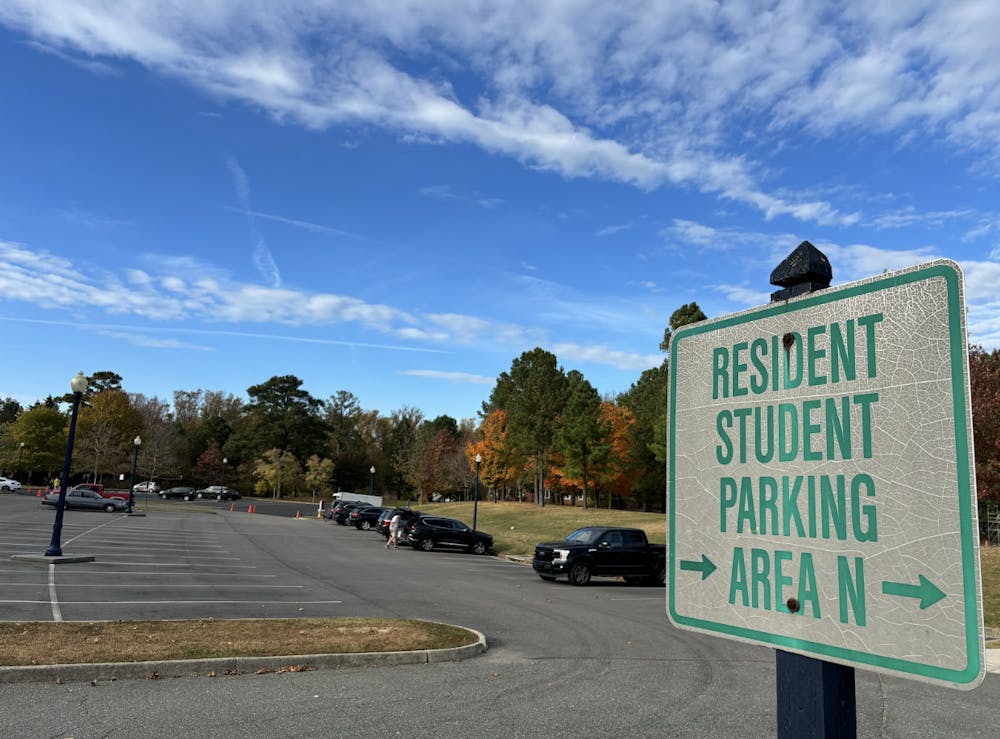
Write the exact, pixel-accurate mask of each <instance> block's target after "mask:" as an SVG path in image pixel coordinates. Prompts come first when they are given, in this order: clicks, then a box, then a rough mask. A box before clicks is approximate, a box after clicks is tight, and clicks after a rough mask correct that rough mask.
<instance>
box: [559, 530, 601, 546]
mask: <svg viewBox="0 0 1000 739" xmlns="http://www.w3.org/2000/svg"><path fill="white" fill-rule="evenodd" d="M601 533H602V532H601V529H577V530H576V531H574V532H573V533H572V534H570V535H569V536H567V537H566V541H575V542H577V543H579V544H593V543H594V542H595V541H597V537H598V536H600V535H601Z"/></svg>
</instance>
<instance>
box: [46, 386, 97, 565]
mask: <svg viewBox="0 0 1000 739" xmlns="http://www.w3.org/2000/svg"><path fill="white" fill-rule="evenodd" d="M69 388H70V390H72V391H73V406H72V410H71V411H70V416H69V433H68V434H67V435H66V456H65V457H64V458H63V468H62V474H61V475H60V476H59V499H58V500H57V501H56V518H55V521H54V522H53V524H52V540H51V541H50V542H49V548H48V549H46V550H45V556H46V557H61V556H62V541H61V539H62V525H63V513H64V512H65V510H66V485H67V483H68V482H69V467H70V464H71V462H72V461H73V437H74V436H75V435H76V414H77V411H79V409H80V399H81V398H82V397H83V393H84V392H85V391H86V390H87V378H86V376H85V375H84V374H83V372H77V373H76V375H75V376H74V377H73V379H72V380H70V381H69Z"/></svg>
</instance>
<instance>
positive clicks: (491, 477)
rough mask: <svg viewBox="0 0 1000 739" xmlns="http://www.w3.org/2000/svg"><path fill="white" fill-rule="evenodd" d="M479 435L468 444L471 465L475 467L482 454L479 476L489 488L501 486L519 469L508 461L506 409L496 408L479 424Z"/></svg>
mask: <svg viewBox="0 0 1000 739" xmlns="http://www.w3.org/2000/svg"><path fill="white" fill-rule="evenodd" d="M477 435H478V437H479V438H478V439H477V440H476V441H474V442H472V443H471V444H468V445H467V446H466V447H465V456H466V457H467V458H468V460H469V465H470V466H471V467H472V468H473V469H475V467H476V455H477V454H479V455H481V457H482V462H481V463H480V465H479V479H480V481H481V482H482V483H483V484H484V485H485V486H486V488H487V489H488V490H502V489H504V488H506V487H508V486H510V485H512V484H513V483H514V481H515V480H516V479H517V470H516V469H515V468H513V467H511V465H510V464H509V463H508V461H507V460H508V459H509V456H510V455H509V451H508V448H507V437H508V432H507V413H506V411H503V410H499V409H498V410H494V411H491V412H490V413H489V414H487V416H486V418H484V419H483V422H482V423H481V424H480V425H479V429H478V434H477Z"/></svg>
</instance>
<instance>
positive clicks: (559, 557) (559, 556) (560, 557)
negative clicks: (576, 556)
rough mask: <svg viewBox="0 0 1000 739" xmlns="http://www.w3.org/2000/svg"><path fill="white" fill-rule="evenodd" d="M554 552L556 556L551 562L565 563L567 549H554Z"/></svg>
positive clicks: (567, 556)
mask: <svg viewBox="0 0 1000 739" xmlns="http://www.w3.org/2000/svg"><path fill="white" fill-rule="evenodd" d="M555 552H556V556H555V559H553V560H552V561H553V562H565V561H566V560H567V559H569V549H556V550H555Z"/></svg>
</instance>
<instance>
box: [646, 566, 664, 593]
mask: <svg viewBox="0 0 1000 739" xmlns="http://www.w3.org/2000/svg"><path fill="white" fill-rule="evenodd" d="M646 582H648V583H649V584H650V585H653V586H655V587H661V588H662V587H663V585H664V584H665V583H666V582H667V565H666V564H662V565H660V566H659V567H658V568H656V574H655V575H650V576H649V580H647V581H646Z"/></svg>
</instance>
